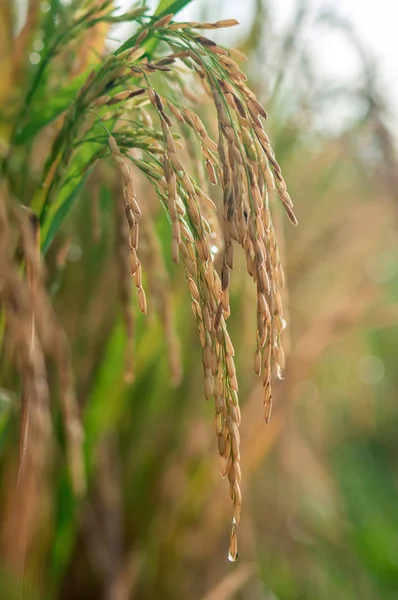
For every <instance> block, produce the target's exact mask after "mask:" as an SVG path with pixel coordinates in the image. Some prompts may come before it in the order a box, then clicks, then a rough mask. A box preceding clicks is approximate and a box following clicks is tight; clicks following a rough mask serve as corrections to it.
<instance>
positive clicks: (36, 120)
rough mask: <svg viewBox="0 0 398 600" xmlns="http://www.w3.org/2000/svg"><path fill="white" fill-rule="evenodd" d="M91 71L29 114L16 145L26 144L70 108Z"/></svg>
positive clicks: (15, 140) (18, 132)
mask: <svg viewBox="0 0 398 600" xmlns="http://www.w3.org/2000/svg"><path fill="white" fill-rule="evenodd" d="M90 70H91V69H89V70H88V71H87V72H85V73H82V74H81V75H79V77H76V78H75V79H74V80H73V81H71V83H70V84H69V85H67V86H65V87H63V88H62V89H61V90H58V92H56V93H55V95H51V98H50V99H47V101H46V102H44V100H43V103H42V104H41V103H40V104H39V105H38V106H37V108H36V110H35V111H33V112H31V113H30V114H29V119H28V121H27V123H26V125H24V126H22V127H21V129H19V130H17V132H16V135H15V138H14V143H15V144H17V145H19V144H25V143H26V142H27V141H28V140H29V139H31V138H33V137H34V136H35V135H36V134H37V133H38V132H39V131H40V130H41V129H43V127H45V126H46V125H48V124H49V123H51V122H52V121H54V119H56V118H57V117H58V116H59V115H60V114H61V113H63V112H64V111H65V110H66V109H67V108H69V106H70V104H71V103H72V102H73V101H74V100H75V99H76V94H77V92H78V91H79V89H80V88H81V87H82V85H83V84H84V82H85V81H86V79H87V75H88V73H89V72H90Z"/></svg>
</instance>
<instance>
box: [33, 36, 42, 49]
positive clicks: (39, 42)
mask: <svg viewBox="0 0 398 600" xmlns="http://www.w3.org/2000/svg"><path fill="white" fill-rule="evenodd" d="M43 48H44V42H43V40H39V39H37V40H35V41H34V42H33V49H34V50H36V52H40V51H41V50H43Z"/></svg>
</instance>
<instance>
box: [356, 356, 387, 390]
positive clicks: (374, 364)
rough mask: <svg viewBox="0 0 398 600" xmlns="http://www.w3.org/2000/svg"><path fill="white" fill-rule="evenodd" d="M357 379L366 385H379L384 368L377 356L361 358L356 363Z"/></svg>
mask: <svg viewBox="0 0 398 600" xmlns="http://www.w3.org/2000/svg"><path fill="white" fill-rule="evenodd" d="M357 373H358V379H359V380H360V381H362V382H363V383H367V384H368V385H374V384H375V383H379V382H380V381H381V380H382V379H383V377H384V373H385V367H384V364H383V363H382V361H381V360H380V358H379V357H378V356H363V357H362V358H360V359H359V361H358V362H357Z"/></svg>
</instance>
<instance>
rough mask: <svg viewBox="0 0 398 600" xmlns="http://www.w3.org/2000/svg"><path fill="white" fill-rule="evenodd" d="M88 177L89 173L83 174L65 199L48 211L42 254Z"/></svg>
mask: <svg viewBox="0 0 398 600" xmlns="http://www.w3.org/2000/svg"><path fill="white" fill-rule="evenodd" d="M88 175H89V171H88V172H87V173H85V174H84V175H83V177H82V179H81V180H80V181H79V183H78V184H77V185H76V186H75V187H74V188H73V190H72V191H71V192H70V194H69V195H68V196H67V197H66V199H63V198H61V200H60V201H59V202H57V203H56V204H55V205H54V206H53V207H52V208H51V211H50V215H49V226H48V227H47V228H46V227H44V228H43V238H42V252H43V254H45V253H46V252H47V250H48V249H49V247H50V246H51V243H52V241H53V239H54V237H55V235H56V234H57V232H58V230H59V228H60V226H61V224H62V222H63V220H64V219H65V217H66V215H67V214H68V212H69V211H70V209H71V208H72V206H73V204H74V202H75V200H76V197H77V196H78V194H79V192H80V190H81V189H82V187H83V186H84V184H85V182H86V179H87V177H88Z"/></svg>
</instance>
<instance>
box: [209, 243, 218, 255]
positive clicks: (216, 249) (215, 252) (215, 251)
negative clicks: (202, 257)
mask: <svg viewBox="0 0 398 600" xmlns="http://www.w3.org/2000/svg"><path fill="white" fill-rule="evenodd" d="M210 252H211V253H212V254H218V252H219V249H218V246H215V245H214V244H213V245H212V246H210Z"/></svg>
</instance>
